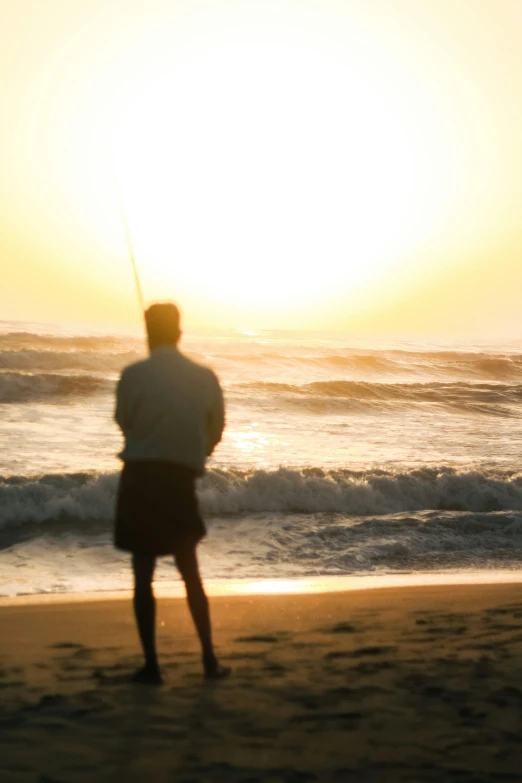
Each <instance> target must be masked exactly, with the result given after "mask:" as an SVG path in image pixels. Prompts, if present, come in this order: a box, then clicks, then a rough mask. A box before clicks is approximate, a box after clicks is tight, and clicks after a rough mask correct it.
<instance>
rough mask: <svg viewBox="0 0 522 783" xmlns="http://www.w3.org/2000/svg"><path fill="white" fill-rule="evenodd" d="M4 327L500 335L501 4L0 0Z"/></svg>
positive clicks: (505, 323)
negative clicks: (165, 311) (155, 312)
mask: <svg viewBox="0 0 522 783" xmlns="http://www.w3.org/2000/svg"><path fill="white" fill-rule="evenodd" d="M0 12H1V16H0V18H1V19H2V25H1V27H0V73H1V79H0V145H1V149H2V155H1V156H0V206H1V210H0V254H1V255H0V257H1V262H2V266H1V270H2V278H1V281H2V283H1V286H0V308H1V310H0V312H1V313H2V316H1V317H2V318H4V319H5V318H19V319H29V320H74V321H93V322H97V321H98V322H104V323H108V322H122V323H123V322H126V323H132V322H136V321H137V320H138V318H139V314H138V312H137V305H136V297H135V292H134V288H133V279H132V273H131V269H130V266H129V260H128V251H127V247H126V244H125V234H124V230H123V225H122V218H121V213H120V210H119V204H118V195H117V187H116V183H115V179H116V180H117V181H118V182H119V189H120V191H121V197H122V200H123V202H124V205H125V210H126V213H127V217H128V222H129V226H130V230H131V234H132V239H133V243H134V247H135V254H136V258H137V262H138V265H139V268H140V272H141V275H142V279H143V287H144V291H145V296H146V299H147V301H151V300H153V299H157V298H166V297H173V298H176V299H177V300H178V301H180V302H181V304H182V306H183V309H184V311H185V315H186V320H187V324H188V325H189V326H200V325H208V326H220V327H225V328H227V327H240V328H241V327H249V326H253V327H256V326H263V327H274V328H280V327H289V328H300V327H303V328H304V327H306V328H309V327H313V328H324V329H343V330H344V329H346V330H351V329H355V330H362V331H372V332H397V331H400V332H411V333H419V332H439V331H442V332H450V333H455V334H458V333H461V332H464V333H469V332H475V331H476V332H479V333H495V334H497V333H499V334H501V333H504V334H506V333H507V334H513V335H517V334H520V331H521V329H522V308H521V307H520V297H521V292H522V263H521V261H522V219H521V217H522V145H521V143H520V140H521V139H522V97H521V96H522V54H521V50H522V47H521V46H520V38H521V33H522V3H521V2H520V0H394V2H393V3H392V2H389V0H315V1H314V2H312V1H311V0H285V1H284V2H283V0H277V2H276V1H272V0H259V1H257V0H256V1H254V0H237V1H236V2H233V1H231V2H225V0H207V1H206V2H202V1H201V0H183V1H180V2H176V0H162V1H160V0H148V2H147V3H144V2H142V1H141V0H0Z"/></svg>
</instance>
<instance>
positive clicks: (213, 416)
mask: <svg viewBox="0 0 522 783" xmlns="http://www.w3.org/2000/svg"><path fill="white" fill-rule="evenodd" d="M224 429H225V401H224V399H223V391H222V389H221V386H220V385H219V381H218V379H217V378H216V376H215V375H214V373H212V399H211V404H210V408H209V410H208V413H207V457H210V455H211V454H212V452H213V451H214V449H215V448H216V446H217V444H218V443H219V441H220V440H221V437H222V435H223V430H224Z"/></svg>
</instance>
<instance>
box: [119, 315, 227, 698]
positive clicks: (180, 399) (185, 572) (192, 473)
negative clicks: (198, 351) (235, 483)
mask: <svg viewBox="0 0 522 783" xmlns="http://www.w3.org/2000/svg"><path fill="white" fill-rule="evenodd" d="M145 322H146V326H147V336H148V342H149V349H150V357H149V358H148V359H145V360H144V361H141V362H137V363H136V364H132V365H130V366H129V367H127V368H125V370H124V371H123V373H122V376H121V379H120V381H119V384H118V389H117V402H116V421H117V422H118V424H119V426H120V427H121V430H122V432H123V435H124V436H125V447H124V449H123V451H122V452H121V454H120V455H119V456H120V457H121V459H122V460H123V462H124V467H123V471H122V474H121V478H120V484H119V489H118V499H117V509H116V526H115V545H116V547H118V548H119V549H123V550H125V551H128V552H131V553H132V566H133V570H134V612H135V615H136V624H137V626H138V632H139V635H140V639H141V644H142V647H143V653H144V655H145V665H144V667H143V668H141V669H139V670H138V671H137V672H136V674H135V675H134V678H133V679H134V681H135V682H141V683H146V684H160V683H161V682H162V679H161V672H160V668H159V664H158V659H157V655H156V643H155V616H156V604H155V598H154V593H153V589H152V580H153V575H154V567H155V563H156V557H158V556H160V555H172V556H173V557H174V560H175V563H176V565H177V567H178V569H179V572H180V574H181V577H182V579H183V581H184V582H185V587H186V593H187V601H188V605H189V609H190V612H191V614H192V619H193V620H194V624H195V626H196V630H197V633H198V636H199V639H200V641H201V647H202V652H203V668H204V673H205V677H207V678H211V679H219V678H222V677H225V676H227V675H228V674H229V673H230V669H227V668H225V667H222V666H220V665H219V663H218V661H217V659H216V656H215V654H214V649H213V645H212V633H211V625H210V615H209V608H208V600H207V596H206V595H205V591H204V588H203V584H202V582H201V577H200V575H199V568H198V561H197V556H196V546H197V544H198V542H199V541H200V540H201V539H202V538H203V536H204V535H205V533H206V531H205V525H204V523H203V520H202V519H201V516H200V513H199V508H198V502H197V498H196V492H195V481H196V478H197V477H198V476H201V475H202V474H203V473H204V470H205V460H206V458H207V457H208V456H210V454H212V452H213V450H214V448H215V447H216V445H217V444H218V443H219V441H220V440H221V436H222V434H223V428H224V423H225V414H224V403H223V393H222V391H221V387H220V385H219V382H218V380H217V378H216V376H215V375H214V373H213V372H212V370H210V369H208V368H206V367H202V366H200V365H198V364H196V363H195V362H193V361H191V360H190V359H188V358H187V357H186V356H184V355H183V354H182V353H180V351H179V350H178V343H179V340H180V337H181V329H180V314H179V310H178V308H177V307H176V305H174V304H172V303H164V304H154V305H152V306H151V307H149V309H148V310H147V311H146V313H145Z"/></svg>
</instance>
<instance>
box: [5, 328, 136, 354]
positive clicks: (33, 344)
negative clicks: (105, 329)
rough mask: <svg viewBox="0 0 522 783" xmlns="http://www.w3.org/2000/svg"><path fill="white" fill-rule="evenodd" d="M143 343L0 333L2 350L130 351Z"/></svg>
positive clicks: (131, 339) (107, 337) (99, 337)
mask: <svg viewBox="0 0 522 783" xmlns="http://www.w3.org/2000/svg"><path fill="white" fill-rule="evenodd" d="M142 342H143V341H140V340H138V339H137V338H135V337H125V336H117V335H62V334H39V333H37V332H0V348H2V349H6V348H8V349H10V350H14V349H19V348H27V347H30V348H49V349H61V350H76V349H83V350H96V351H104V350H111V351H119V350H121V351H123V352H125V351H129V350H132V349H136V345H137V344H142Z"/></svg>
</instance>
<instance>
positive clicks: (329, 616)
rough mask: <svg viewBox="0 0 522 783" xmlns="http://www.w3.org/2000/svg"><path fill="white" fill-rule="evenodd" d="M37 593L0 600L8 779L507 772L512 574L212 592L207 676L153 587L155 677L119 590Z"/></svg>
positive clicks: (173, 602) (512, 696)
mask: <svg viewBox="0 0 522 783" xmlns="http://www.w3.org/2000/svg"><path fill="white" fill-rule="evenodd" d="M39 600H40V602H39V603H30V604H27V605H11V606H5V605H4V606H1V607H0V629H1V633H2V640H3V642H2V659H1V669H0V687H1V689H2V713H1V718H0V720H1V731H0V776H1V780H2V781H5V783H25V782H26V781H27V783H29V782H30V781H31V782H32V781H35V780H38V781H46V782H47V781H49V782H50V781H53V782H56V783H57V782H58V781H60V783H62V781H63V782H65V781H67V783H69V782H70V783H83V781H92V780H97V781H103V782H105V781H119V780H125V781H129V783H134V781H136V782H139V781H142V780H154V781H158V783H159V782H160V781H171V780H176V781H179V783H188V782H189V781H202V780H205V781H206V780H209V781H216V783H218V782H219V783H220V782H221V781H223V783H225V782H226V783H246V781H256V783H257V782H259V783H295V781H307V782H308V781H309V782H310V783H313V781H320V782H321V783H323V782H324V783H330V782H331V783H345V781H346V783H351V782H352V781H353V783H359V782H366V781H371V783H373V782H374V781H375V782H377V781H381V780H386V781H391V782H392V783H395V782H396V783H402V782H403V781H407V782H410V781H411V783H424V782H425V781H426V783H428V782H429V783H432V781H433V783H439V781H444V782H446V781H451V783H453V781H457V780H458V781H465V783H468V782H469V783H471V781H473V783H479V781H480V782H481V783H490V782H491V781H497V780H498V781H501V780H502V781H506V780H507V781H510V780H512V781H517V780H519V774H520V773H519V744H520V736H519V735H520V732H519V726H520V708H521V704H522V689H521V688H520V657H521V655H522V649H521V644H522V634H521V631H520V627H521V617H522V585H520V584H512V585H511V584H497V585H492V584H489V585H480V584H477V585H463V586H455V585H452V586H446V587H441V586H424V587H422V586H420V587H419V586H417V587H407V588H394V587H390V588H386V589H377V590H353V591H349V592H338V593H321V594H313V595H256V596H252V595H243V596H235V597H230V596H228V597H223V596H222V597H214V598H213V604H212V606H213V615H214V626H215V633H216V640H217V644H218V649H219V653H220V656H221V658H222V660H223V661H224V662H226V663H227V664H229V665H231V666H233V670H234V671H233V676H232V677H231V678H230V680H228V681H226V682H223V683H215V684H209V683H205V682H204V681H203V680H202V678H201V672H200V661H199V652H198V649H197V645H196V641H195V638H194V634H193V631H192V627H191V624H190V619H189V616H188V613H187V611H186V608H185V604H184V601H182V600H180V599H179V598H178V599H176V598H174V599H172V598H171V599H168V598H163V599H161V601H160V604H159V620H160V625H159V649H160V656H161V658H162V659H163V662H164V673H165V678H166V682H165V684H164V686H162V687H161V688H159V689H152V690H151V689H150V688H146V687H144V686H141V687H139V686H132V685H129V683H128V677H129V675H130V673H131V672H132V671H133V669H134V668H135V666H136V664H137V662H138V655H137V640H136V637H135V630H134V627H133V618H132V613H131V609H130V603H129V602H128V601H123V600H114V599H113V600H94V601H93V600H90V601H85V600H84V599H82V600H81V601H78V600H75V601H72V602H62V601H63V599H62V601H56V600H49V599H48V600H47V601H45V599H39Z"/></svg>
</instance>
